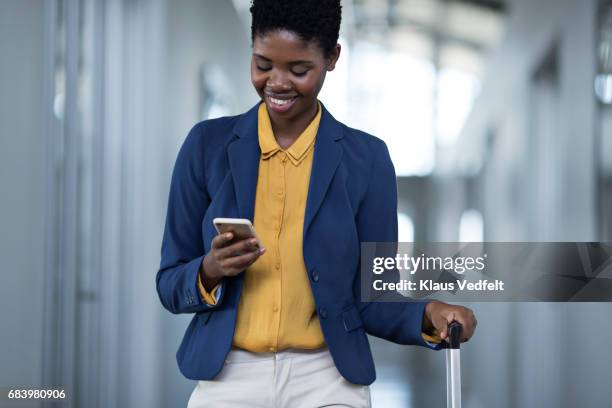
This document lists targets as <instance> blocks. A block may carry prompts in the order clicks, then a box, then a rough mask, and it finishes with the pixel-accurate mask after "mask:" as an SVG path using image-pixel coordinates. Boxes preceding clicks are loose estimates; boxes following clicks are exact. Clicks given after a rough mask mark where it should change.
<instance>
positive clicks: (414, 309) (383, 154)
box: [353, 141, 442, 349]
mask: <svg viewBox="0 0 612 408" xmlns="http://www.w3.org/2000/svg"><path fill="white" fill-rule="evenodd" d="M373 152H374V158H373V164H372V170H371V172H370V175H369V177H370V180H369V182H368V186H367V191H366V194H365V197H364V198H363V200H362V202H361V204H360V207H359V210H358V213H357V217H356V222H357V231H358V234H359V240H360V241H361V242H394V243H395V242H397V180H396V177H395V169H394V167H393V163H392V162H391V157H390V155H389V150H388V149H387V146H386V145H385V144H384V142H382V141H378V143H377V146H376V149H373ZM390 256H395V253H394V254H390ZM360 269H361V267H360ZM398 279H399V273H398V271H397V270H395V271H392V272H389V273H388V275H387V276H385V277H384V280H385V281H397V280H398ZM353 293H354V294H355V296H356V297H357V304H358V309H359V313H360V315H361V319H362V321H363V325H364V328H365V330H366V332H367V333H369V334H371V335H373V336H376V337H381V338H384V339H386V340H389V341H392V342H394V343H399V344H413V345H420V346H424V347H428V348H432V349H439V348H441V347H442V345H441V344H433V343H431V342H426V341H425V339H424V338H423V336H422V333H421V328H422V323H423V316H424V312H425V306H426V305H427V303H428V301H409V300H408V299H406V298H404V297H402V296H401V295H400V294H399V293H394V294H393V297H394V298H396V299H395V300H396V301H394V302H381V301H376V302H362V301H361V270H359V271H357V278H356V279H355V282H354V288H353ZM395 295H396V296H395ZM400 298H401V299H400Z"/></svg>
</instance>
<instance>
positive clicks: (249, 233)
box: [213, 218, 263, 248]
mask: <svg viewBox="0 0 612 408" xmlns="http://www.w3.org/2000/svg"><path fill="white" fill-rule="evenodd" d="M213 224H214V225H215V228H216V229H217V232H218V233H219V234H224V233H226V232H231V233H232V234H234V238H233V239H232V242H238V241H242V240H243V239H247V238H255V239H256V240H257V246H258V247H259V248H263V247H262V245H261V241H260V240H259V238H258V237H257V234H256V233H255V228H254V227H253V224H251V221H250V220H247V219H245V218H215V219H214V220H213Z"/></svg>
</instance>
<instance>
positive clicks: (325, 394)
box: [187, 347, 371, 408]
mask: <svg viewBox="0 0 612 408" xmlns="http://www.w3.org/2000/svg"><path fill="white" fill-rule="evenodd" d="M237 407H240V408H243V407H248V408H319V407H351V408H370V407H371V401H370V387H369V386H367V385H365V386H364V385H356V384H352V383H350V382H348V381H347V380H345V379H344V377H342V375H341V374H340V373H339V372H338V370H337V369H336V366H335V365H334V362H333V360H332V357H331V354H330V353H329V350H328V349H327V347H324V348H322V349H318V350H291V349H290V350H284V351H279V352H277V353H251V352H248V351H245V350H241V349H237V348H232V350H231V351H230V352H229V354H228V356H227V358H226V360H225V364H224V366H223V369H222V370H221V372H220V373H219V374H218V375H217V377H215V379H214V380H212V381H198V384H197V386H196V387H195V389H194V390H193V392H192V393H191V397H190V398H189V403H188V404H187V408H237Z"/></svg>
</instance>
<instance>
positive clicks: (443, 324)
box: [436, 312, 455, 339]
mask: <svg viewBox="0 0 612 408" xmlns="http://www.w3.org/2000/svg"><path fill="white" fill-rule="evenodd" d="M453 320H455V312H450V313H448V314H447V315H446V316H441V318H440V320H439V325H440V327H436V328H437V329H438V330H439V331H440V337H441V338H443V339H446V337H447V336H448V325H449V324H451V323H452V322H453Z"/></svg>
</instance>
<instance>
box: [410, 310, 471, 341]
mask: <svg viewBox="0 0 612 408" xmlns="http://www.w3.org/2000/svg"><path fill="white" fill-rule="evenodd" d="M453 320H454V321H457V322H459V323H461V326H462V327H463V329H462V330H461V341H462V342H466V341H468V340H469V339H470V338H471V337H472V336H473V335H474V330H476V325H477V324H478V322H477V321H476V316H475V315H474V312H473V311H472V310H471V309H468V308H467V307H463V306H456V305H450V304H448V303H444V302H440V301H437V300H432V301H430V302H429V303H427V306H426V307H425V316H424V318H423V328H422V330H423V332H424V333H435V334H437V335H438V336H440V338H442V339H443V340H446V338H447V337H448V325H449V324H450V323H451V322H452V321H453Z"/></svg>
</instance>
